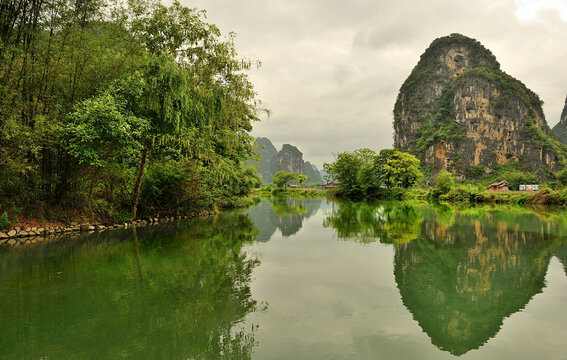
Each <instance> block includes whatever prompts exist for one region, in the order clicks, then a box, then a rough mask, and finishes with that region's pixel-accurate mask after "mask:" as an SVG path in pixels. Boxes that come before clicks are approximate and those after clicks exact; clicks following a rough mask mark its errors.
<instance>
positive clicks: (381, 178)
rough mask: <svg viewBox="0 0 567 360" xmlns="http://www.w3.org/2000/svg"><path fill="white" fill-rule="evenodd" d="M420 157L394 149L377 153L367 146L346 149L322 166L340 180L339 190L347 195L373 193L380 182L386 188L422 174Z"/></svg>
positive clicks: (406, 184) (412, 181) (410, 181)
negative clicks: (364, 147)
mask: <svg viewBox="0 0 567 360" xmlns="http://www.w3.org/2000/svg"><path fill="white" fill-rule="evenodd" d="M419 164H420V161H419V160H418V159H417V158H416V157H415V156H413V155H411V154H408V153H404V152H401V151H399V150H395V149H384V150H382V151H380V154H378V155H377V154H376V153H375V152H374V151H372V150H370V149H358V150H355V151H354V152H348V151H345V152H343V153H339V154H338V155H336V156H335V161H334V162H332V163H330V164H324V165H323V167H324V169H325V171H326V172H327V173H329V174H330V175H331V176H332V178H334V179H335V180H336V181H338V182H339V190H340V191H341V192H342V193H344V194H345V195H347V196H353V197H356V196H365V195H370V194H373V193H376V192H377V191H378V190H379V188H380V186H381V185H386V186H387V187H388V188H395V187H397V188H409V187H411V186H413V185H414V184H416V183H417V182H418V181H419V179H420V178H421V177H422V174H421V171H420V169H419Z"/></svg>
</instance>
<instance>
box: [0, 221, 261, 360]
mask: <svg viewBox="0 0 567 360" xmlns="http://www.w3.org/2000/svg"><path fill="white" fill-rule="evenodd" d="M257 233H258V232H257V230H256V229H255V228H254V227H253V224H252V222H251V221H250V219H249V218H248V217H246V216H243V215H237V214H230V215H224V216H220V217H217V218H216V219H206V220H196V221H193V222H191V223H188V224H186V225H183V224H181V223H180V224H164V225H161V226H160V227H158V228H141V229H137V235H138V244H134V251H132V249H133V245H132V242H131V235H132V233H131V232H130V231H122V232H118V231H116V232H109V233H104V234H100V235H95V236H93V237H92V238H91V239H90V241H88V242H80V243H79V242H75V243H73V242H72V241H70V243H71V245H72V246H70V247H68V248H67V247H66V246H65V245H67V244H66V243H65V242H62V243H59V244H50V245H49V246H46V247H44V248H42V249H41V251H39V249H37V250H36V251H30V252H29V253H27V252H21V253H19V254H18V253H15V252H12V253H3V254H0V267H1V268H2V272H1V274H0V283H1V284H2V291H1V292H0V316H1V318H2V324H3V332H2V337H1V338H0V353H2V354H3V356H2V357H4V356H5V357H7V358H41V357H46V358H47V357H49V358H56V359H59V358H61V359H70V358H83V359H84V358H87V359H94V358H97V359H106V358H108V359H115V358H117V357H123V358H139V359H161V358H168V359H169V358H172V359H173V358H176V359H187V358H195V359H223V358H225V359H247V358H250V357H251V354H252V350H253V346H254V345H255V340H254V332H253V329H250V328H248V327H247V328H246V329H244V328H242V327H241V326H240V324H241V323H242V321H243V319H244V317H245V316H246V315H247V314H248V313H250V312H253V311H255V310H256V309H257V303H256V301H255V300H254V299H252V297H251V291H250V277H251V272H252V269H253V268H254V267H255V266H256V265H257V264H258V261H257V260H255V259H249V258H247V257H246V254H245V253H244V252H243V251H242V247H243V245H244V244H245V243H248V242H251V241H254V240H255V237H256V235H257ZM120 237H122V239H120ZM106 239H108V240H106ZM138 261H139V262H138ZM139 271H142V272H143V278H144V280H143V283H142V282H140V281H138V280H139V277H140V274H139ZM142 286H143V289H142ZM142 290H143V291H142ZM22 338H25V339H26V341H22Z"/></svg>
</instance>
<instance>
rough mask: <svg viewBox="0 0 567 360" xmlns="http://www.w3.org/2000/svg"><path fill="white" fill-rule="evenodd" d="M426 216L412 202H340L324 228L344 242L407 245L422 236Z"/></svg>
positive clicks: (324, 224) (331, 212)
mask: <svg viewBox="0 0 567 360" xmlns="http://www.w3.org/2000/svg"><path fill="white" fill-rule="evenodd" d="M422 221H423V215H422V214H421V212H420V211H419V209H418V208H417V207H416V206H414V205H412V204H411V203H382V204H380V205H378V204H371V203H352V202H345V203H338V204H335V207H334V208H333V209H332V210H331V211H329V212H328V213H327V216H326V217H325V220H324V221H323V226H324V227H332V228H333V229H335V230H336V232H337V237H338V238H339V239H342V240H355V241H358V242H361V243H370V242H374V241H377V240H379V241H381V242H383V243H390V244H391V243H394V244H400V243H406V242H410V241H412V240H413V239H415V238H417V237H418V236H419V232H420V228H421V222H422Z"/></svg>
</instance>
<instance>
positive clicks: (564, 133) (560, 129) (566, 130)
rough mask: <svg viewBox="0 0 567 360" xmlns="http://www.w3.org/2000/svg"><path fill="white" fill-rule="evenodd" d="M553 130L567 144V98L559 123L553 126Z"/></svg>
mask: <svg viewBox="0 0 567 360" xmlns="http://www.w3.org/2000/svg"><path fill="white" fill-rule="evenodd" d="M553 131H554V132H555V133H556V134H557V136H558V137H559V139H560V140H561V141H562V142H563V143H564V144H567V98H565V106H564V107H563V112H561V118H560V119H559V122H558V123H557V125H555V126H554V127H553Z"/></svg>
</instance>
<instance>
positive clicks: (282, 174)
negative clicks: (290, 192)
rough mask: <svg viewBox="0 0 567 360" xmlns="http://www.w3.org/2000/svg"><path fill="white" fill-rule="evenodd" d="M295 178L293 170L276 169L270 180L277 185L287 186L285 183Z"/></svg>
mask: <svg viewBox="0 0 567 360" xmlns="http://www.w3.org/2000/svg"><path fill="white" fill-rule="evenodd" d="M295 180H297V174H296V173H294V172H287V171H278V172H277V173H275V174H274V177H273V178H272V182H273V183H274V184H276V186H277V187H280V188H281V187H287V185H288V184H289V183H290V182H292V181H295Z"/></svg>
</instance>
